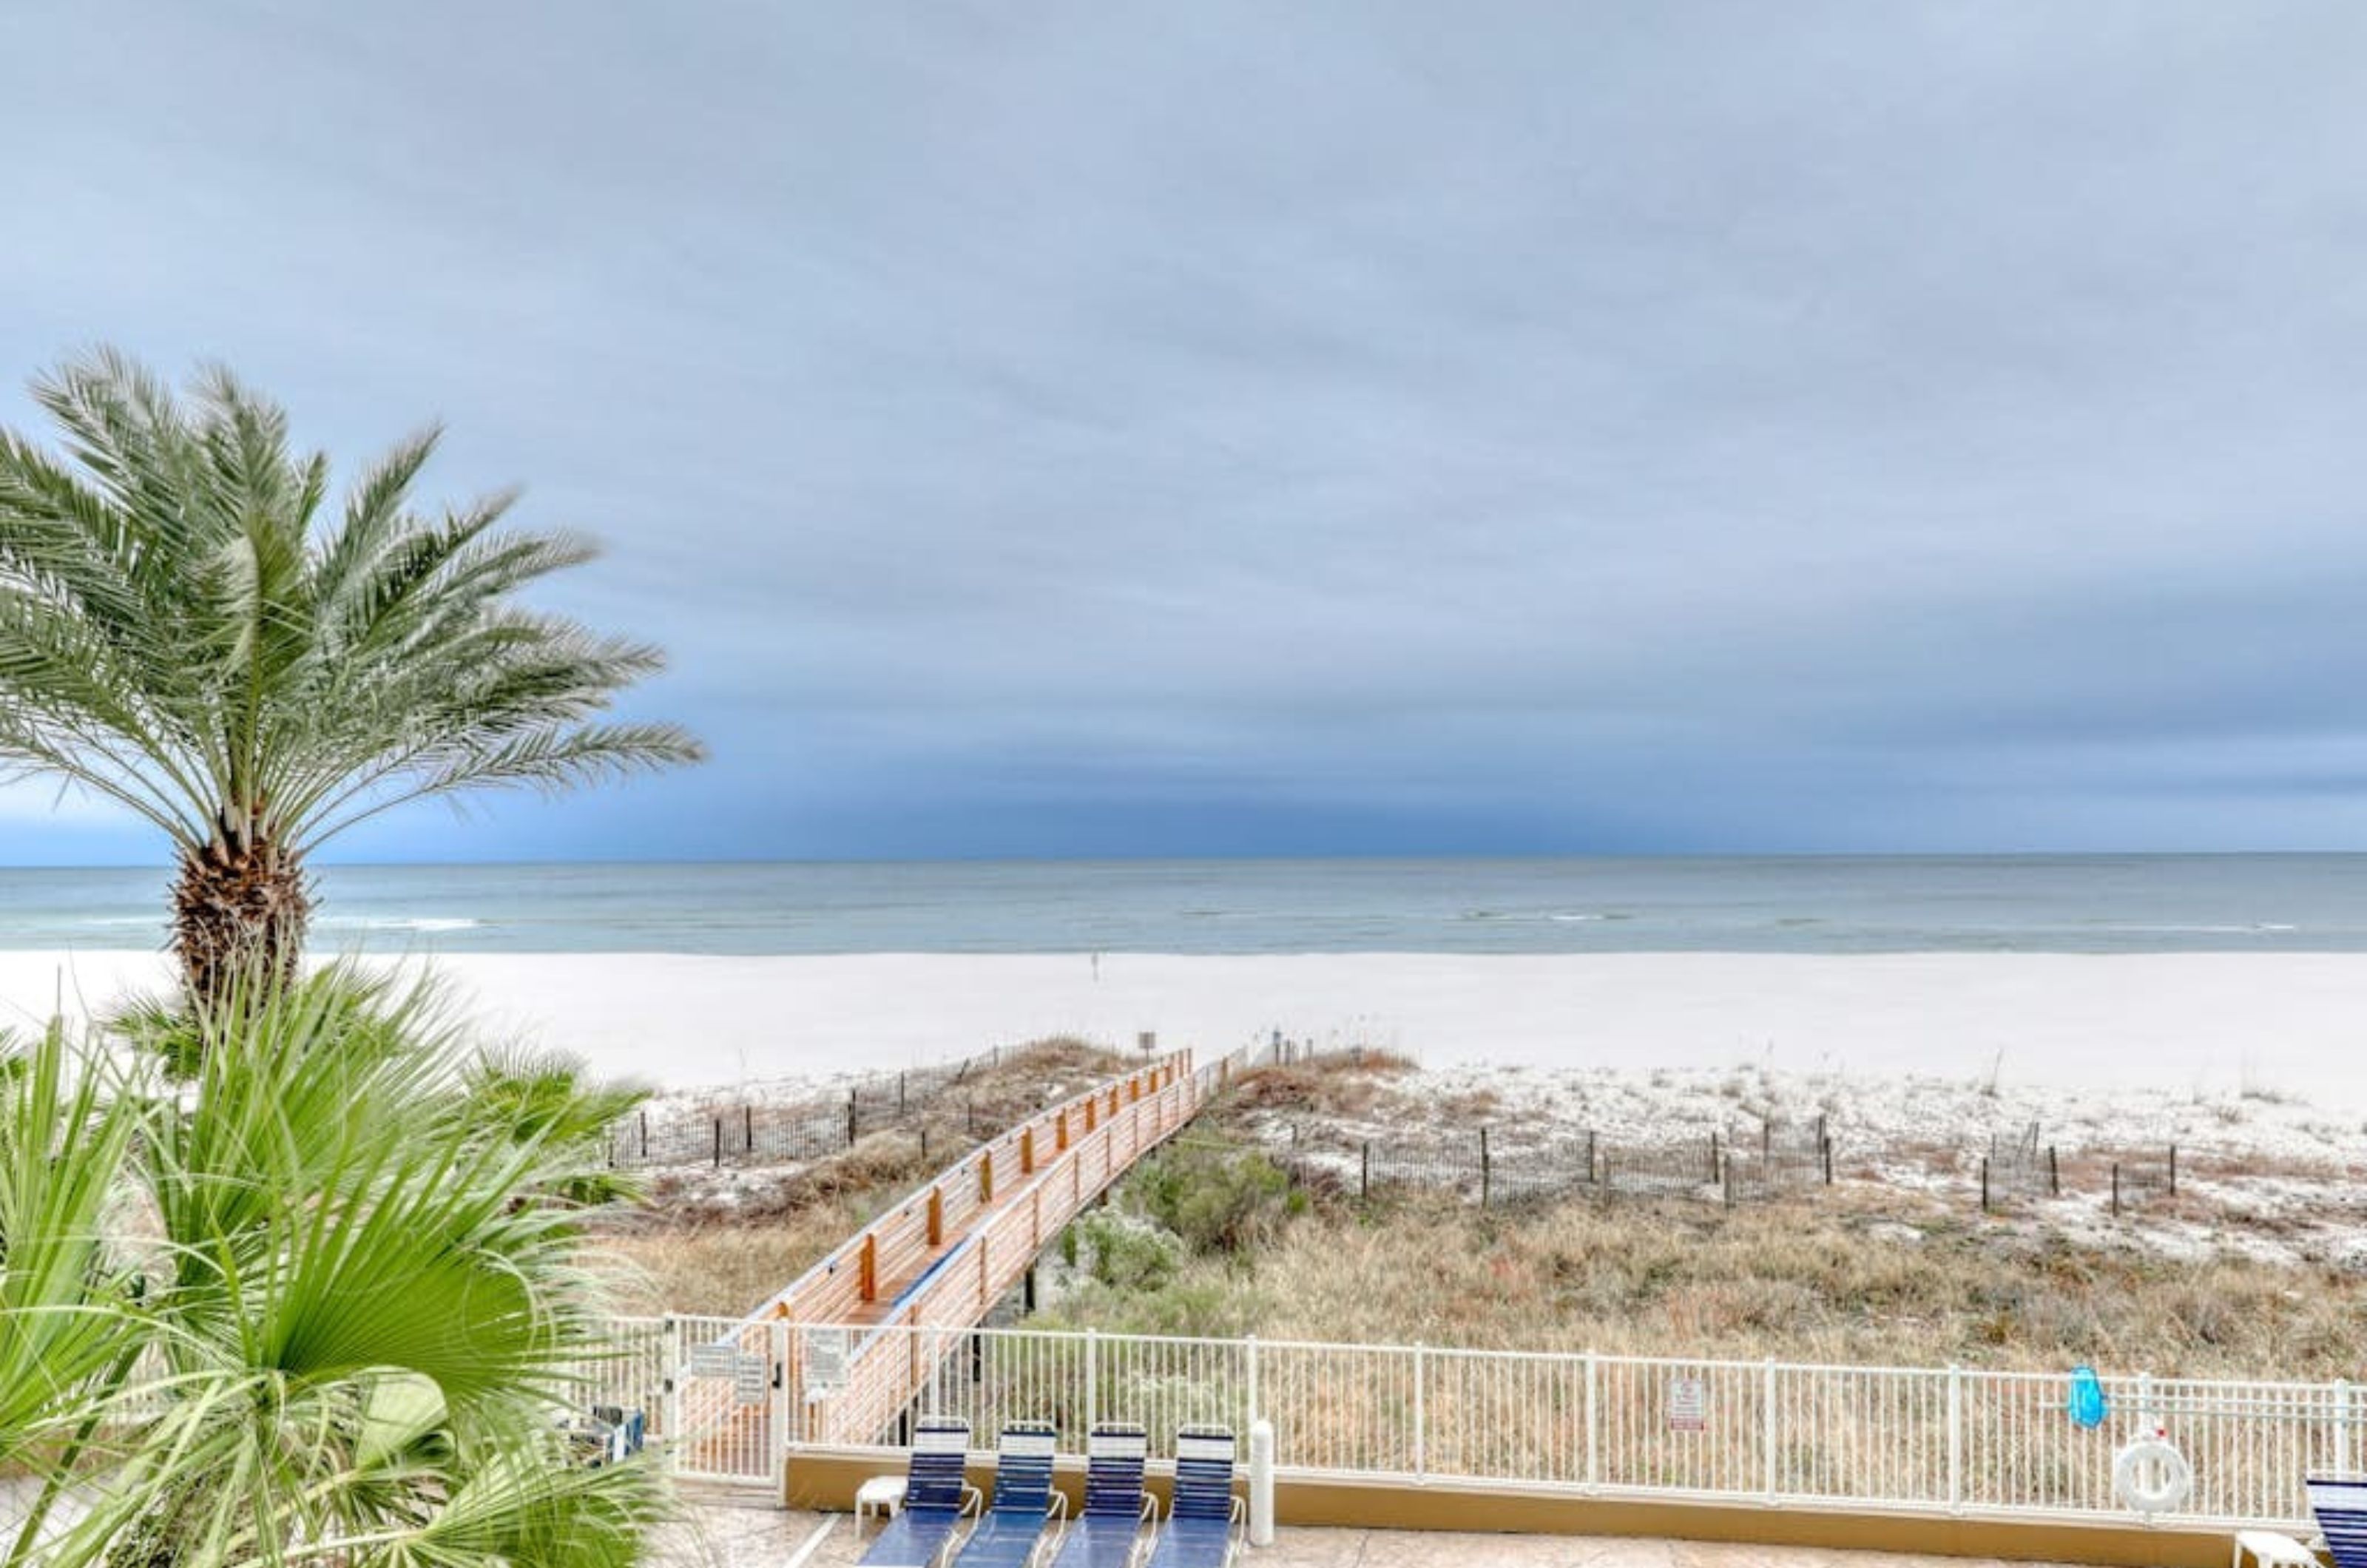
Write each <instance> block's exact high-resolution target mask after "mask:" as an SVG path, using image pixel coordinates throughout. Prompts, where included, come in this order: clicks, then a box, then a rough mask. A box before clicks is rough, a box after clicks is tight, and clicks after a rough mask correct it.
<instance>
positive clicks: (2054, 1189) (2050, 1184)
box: [2046, 1144, 2063, 1198]
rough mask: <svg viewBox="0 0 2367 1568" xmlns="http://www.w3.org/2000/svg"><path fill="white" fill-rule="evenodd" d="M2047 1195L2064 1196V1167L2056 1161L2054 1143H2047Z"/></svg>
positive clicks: (2053, 1196) (2052, 1196)
mask: <svg viewBox="0 0 2367 1568" xmlns="http://www.w3.org/2000/svg"><path fill="white" fill-rule="evenodd" d="M2046 1195H2047V1196H2048V1197H2049V1198H2060V1197H2062V1196H2063V1167H2062V1166H2061V1165H2060V1164H2058V1163H2056V1158H2055V1145H2053V1144H2049V1145H2046Z"/></svg>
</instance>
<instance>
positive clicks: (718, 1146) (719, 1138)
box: [715, 1116, 723, 1165]
mask: <svg viewBox="0 0 2367 1568" xmlns="http://www.w3.org/2000/svg"><path fill="white" fill-rule="evenodd" d="M715 1163H716V1164H717V1165H721V1164H722V1163H723V1118H722V1117H720V1116H718V1117H717V1118H716V1119H715Z"/></svg>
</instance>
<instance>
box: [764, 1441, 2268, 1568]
mask: <svg viewBox="0 0 2367 1568" xmlns="http://www.w3.org/2000/svg"><path fill="white" fill-rule="evenodd" d="M901 1464H902V1461H901V1460H900V1458H899V1457H897V1456H894V1455H891V1454H888V1453H883V1452H880V1451H878V1450H848V1451H844V1452H840V1451H830V1452H820V1451H817V1452H805V1453H799V1454H798V1455H796V1456H794V1457H792V1458H791V1459H790V1461H789V1462H788V1468H787V1482H786V1493H787V1496H786V1499H785V1500H786V1501H787V1504H788V1506H791V1507H793V1508H808V1509H828V1510H844V1509H848V1508H852V1507H853V1506H855V1488H856V1487H857V1486H859V1485H861V1484H862V1483H864V1482H865V1481H866V1480H867V1479H869V1478H870V1477H872V1476H874V1475H879V1474H884V1473H888V1472H894V1471H897V1470H900V1468H901ZM1058 1480H1059V1486H1060V1489H1061V1490H1062V1491H1063V1492H1065V1493H1067V1494H1068V1495H1069V1506H1070V1508H1071V1509H1072V1510H1073V1509H1076V1508H1079V1507H1082V1506H1083V1503H1084V1461H1082V1460H1063V1461H1061V1465H1060V1471H1059V1477H1058ZM970 1483H971V1484H973V1485H975V1486H977V1487H979V1488H980V1490H981V1491H985V1492H987V1493H989V1494H991V1492H992V1491H993V1487H994V1466H993V1464H992V1463H991V1461H989V1462H985V1463H973V1464H972V1465H971V1467H970ZM1150 1490H1151V1492H1152V1493H1153V1494H1154V1495H1157V1496H1159V1497H1160V1499H1161V1507H1162V1508H1163V1507H1164V1506H1165V1498H1166V1491H1167V1482H1166V1478H1165V1477H1164V1476H1161V1475H1159V1474H1157V1473H1156V1472H1154V1473H1153V1474H1152V1475H1151V1477H1150ZM1274 1517H1275V1519H1276V1520H1277V1521H1278V1522H1279V1523H1281V1524H1284V1525H1332V1526H1341V1527H1350V1528H1358V1529H1408V1530H1470V1531H1498V1532H1505V1533H1511V1534H1518V1535H1592V1536H1636V1537H1648V1538H1652V1539H1658V1540H1714V1541H1728V1542H1746V1543H1752V1544H1757V1545H1762V1546H1806V1547H1822V1548H1826V1549H1829V1550H1843V1551H1898V1552H1922V1553H1929V1554H1931V1555H1933V1556H1941V1557H1982V1558H2002V1559H2004V1560H2006V1561H2008V1562H2083V1563H2086V1562H2092V1563H2099V1564H2114V1565H2124V1568H2225V1564H2226V1562H2227V1560H2228V1553H2229V1535H2228V1532H2227V1531H2225V1530H2197V1529H2152V1528H2147V1527H2146V1526H2144V1525H2141V1524H2138V1523H2137V1522H2136V1521H2135V1519H2134V1518H2131V1519H2129V1520H2127V1521H2126V1522H2122V1521H2118V1520H2114V1519H2112V1518H2110V1517H2102V1518H2099V1519H2097V1520H2095V1521H2093V1522H2090V1521H2084V1520H2082V1521H2062V1520H2055V1519H2012V1518H1996V1517H1942V1516H1932V1515H1925V1514H1901V1513H1886V1512H1882V1511H1878V1510H1872V1509H1863V1510H1850V1509H1846V1508H1840V1507H1830V1506H1818V1507H1811V1506H1805V1505H1797V1504H1786V1505H1784V1506H1781V1507H1771V1506H1767V1505H1764V1504H1758V1503H1693V1502H1678V1501H1672V1500H1661V1499H1632V1498H1616V1497H1585V1496H1580V1495H1576V1494H1573V1493H1564V1492H1544V1491H1520V1490H1506V1489H1501V1488H1491V1487H1489V1486H1487V1485H1485V1484H1483V1483H1476V1482H1466V1481H1431V1482H1427V1483H1412V1482H1400V1481H1387V1480H1372V1479H1361V1478H1360V1479H1354V1480H1341V1479H1325V1480H1316V1479H1311V1478H1305V1477H1301V1478H1297V1479H1293V1478H1290V1477H1288V1476H1277V1477H1276V1479H1275V1482H1274Z"/></svg>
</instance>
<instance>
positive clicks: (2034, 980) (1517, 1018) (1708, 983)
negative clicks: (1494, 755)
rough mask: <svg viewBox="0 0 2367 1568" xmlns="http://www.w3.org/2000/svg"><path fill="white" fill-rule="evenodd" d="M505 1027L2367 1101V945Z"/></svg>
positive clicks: (1658, 960)
mask: <svg viewBox="0 0 2367 1568" xmlns="http://www.w3.org/2000/svg"><path fill="white" fill-rule="evenodd" d="M434 962H435V964H436V968H437V969H438V970H439V971H441V972H442V973H443V974H445V975H447V976H450V977H451V979H452V980H453V981H454V983H455V984H456V985H457V986H458V987H459V988H460V990H461V993H462V995H463V996H464V997H465V998H468V999H469V1000H470V1002H471V1004H472V1005H473V1008H474V1010H475V1012H476V1013H477V1015H478V1016H479V1017H481V1019H482V1020H483V1021H484V1023H485V1025H486V1027H487V1028H488V1030H489V1031H490V1032H492V1033H493V1034H494V1035H495V1036H496V1037H500V1038H504V1039H516V1040H520V1041H525V1042H530V1043H536V1044H539V1045H543V1046H548V1047H551V1048H557V1049H563V1050H567V1051H570V1052H572V1053H574V1054H576V1055H580V1056H583V1057H584V1058H585V1059H587V1060H588V1061H589V1062H590V1063H591V1064H593V1065H594V1066H595V1067H596V1068H598V1069H599V1070H601V1071H603V1072H606V1073H609V1074H616V1075H627V1076H631V1077H638V1078H640V1079H643V1080H646V1081H648V1082H651V1083H653V1084H661V1085H668V1086H690V1085H726V1084H735V1083H744V1082H750V1081H753V1080H762V1079H769V1078H776V1077H802V1076H808V1075H815V1074H830V1073H836V1072H844V1071H848V1070H855V1069H865V1068H889V1067H896V1066H912V1065H916V1064H920V1063H923V1062H929V1061H935V1060H942V1059H946V1058H950V1057H955V1056H959V1055H967V1054H968V1053H970V1052H974V1051H977V1050H980V1049H982V1048H984V1047H986V1046H988V1045H991V1044H997V1043H1017V1042H1021V1041H1025V1040H1029V1039H1034V1038H1038V1037H1041V1036H1044V1035H1047V1034H1053V1033H1075V1034H1081V1035H1084V1036H1087V1037H1089V1038H1093V1039H1097V1040H1101V1041H1104V1042H1107V1043H1115V1044H1121V1045H1125V1044H1131V1043H1133V1041H1134V1039H1135V1037H1136V1035H1137V1033H1138V1032H1140V1031H1144V1030H1154V1031H1156V1032H1158V1034H1159V1038H1160V1041H1161V1043H1162V1044H1169V1045H1190V1046H1195V1047H1197V1048H1200V1049H1203V1050H1212V1049H1226V1048H1229V1047H1231V1046H1233V1045H1236V1044H1240V1043H1244V1042H1246V1041H1249V1040H1251V1039H1254V1038H1259V1037H1263V1035H1264V1034H1265V1033H1266V1032H1268V1031H1271V1030H1275V1029H1279V1030H1281V1031H1283V1032H1285V1034H1287V1035H1289V1036H1291V1037H1293V1038H1296V1039H1308V1040H1313V1041H1316V1042H1319V1043H1365V1044H1371V1045H1379V1046H1387V1047H1389V1048H1392V1049H1396V1050H1399V1051H1402V1052H1405V1053H1407V1054H1408V1055H1412V1056H1415V1057H1417V1058H1418V1059H1420V1060H1421V1062H1422V1063H1423V1064H1424V1065H1426V1066H1450V1065H1456V1064H1469V1063H1490V1064H1500V1065H1503V1066H1603V1067H1659V1066H1669V1067H1726V1066H1735V1065H1738V1064H1746V1063H1747V1064H1750V1065H1753V1066H1764V1067H1769V1068H1773V1069H1776V1070H1781V1071H1785V1072H1802V1073H1816V1074H1840V1075H1848V1076H1864V1077H1912V1076H1924V1077H1944V1078H1954V1079H1966V1078H1978V1079H1980V1080H1982V1081H1984V1082H1987V1081H1989V1080H1990V1079H1992V1078H1994V1079H1996V1080H1997V1081H1999V1082H2001V1083H2005V1084H2009V1085H2021V1086H2038V1087H2044V1086H2063V1087H2067V1088H2070V1087H2077V1088H2082V1089H2104V1090H2110V1089H2117V1088H2145V1089H2169V1090H2175V1091H2179V1092H2182V1093H2188V1094H2195V1095H2214V1096H2228V1095H2236V1094H2240V1093H2252V1094H2255V1095H2259V1094H2274V1095H2278V1096H2282V1097H2292V1098H2295V1099H2300V1100H2308V1101H2312V1102H2315V1103H2317V1104H2320V1105H2323V1106H2325V1107H2327V1108H2328V1109H2334V1108H2349V1109H2367V1050H2362V1049H2361V1046H2362V1045H2367V954H2354V953H2279V954H2244V953H2146V954H2135V955H2121V956H2091V955H2073V954H2044V953H2042V954H2030V953H2013V954H1991V953H1909V954H1895V955H1877V956H1834V955H1804V954H1767V953H1620V954H1607V955H1589V956H1567V955H1556V956H1489V957H1477V956H1457V955H1442V954H1434V953H1402V954H1400V953H1357V954H1319V955H1307V956H1267V957H1213V958H1212V957H1177V956H1168V955H1155V954H1152V955H1147V954H1134V953H1104V954H1102V955H1100V957H1099V958H1098V959H1095V958H1093V957H1092V956H1091V955H1087V954H1082V953H1077V954H1044V955H1025V956H1007V955H991V956H969V955H944V954H899V953H882V954H866V955H857V956H832V957H708V956H693V955H681V954H640V953H621V954H620V953H531V954H524V953H522V954H481V953H470V954H461V955H456V956H451V957H447V958H442V959H438V960H435V961H434ZM167 974H168V971H167V968H166V965H165V962H164V959H163V958H162V957H160V956H157V955H153V954H145V953H120V952H99V953H56V952H49V953H0V1025H7V1024H13V1025H15V1026H17V1027H19V1028H21V1027H23V1026H25V1025H26V1024H28V1023H31V1022H34V1021H38V1020H39V1019H40V1018H41V1017H43V1016H45V1015H46V1014H47V1013H48V1012H49V1010H51V1006H52V1004H53V1002H54V1001H56V1000H58V999H60V998H62V1000H63V1001H64V1003H65V1004H66V1006H67V1007H68V1008H69V1009H70V1010H80V1009H82V1008H86V1007H91V1006H97V1005H101V1004H103V1003H104V1002H105V1000H106V999H107V998H111V997H114V996H117V995H119V994H121V993H122V991H123V990H124V989H126V988H127V987H137V986H143V985H144V986H161V985H163V984H164V981H165V979H166V977H167Z"/></svg>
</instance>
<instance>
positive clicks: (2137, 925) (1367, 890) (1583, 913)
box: [0, 855, 2367, 953]
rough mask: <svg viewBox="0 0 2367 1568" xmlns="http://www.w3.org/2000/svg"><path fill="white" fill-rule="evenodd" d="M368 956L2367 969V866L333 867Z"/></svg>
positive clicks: (2287, 859)
mask: <svg viewBox="0 0 2367 1568" xmlns="http://www.w3.org/2000/svg"><path fill="white" fill-rule="evenodd" d="M319 881H320V894H321V908H320V919H319V921H318V924H317V927H316V933H317V938H318V940H319V942H320V943H321V944H323V945H324V946H327V947H330V948H356V947H363V948H367V949H368V950H370V951H373V952H389V951H428V952H440V953H577V952H617V953H634V952H657V953H1085V952H1096V951H1098V952H1113V953H1120V952H1139V953H1358V952H1383V953H1389V952H1412V953H1623V952H1624V953H1637V952H1682V951H1695V952H1766V953H1901V952H2034V953H2045V952H2057V953H2146V952H2183V951H2196V952H2200V951H2234V952H2244V953H2255V952H2259V953H2268V952H2345V953H2347V952H2358V951H2367V855H2202V856H2180V855H2129V856H2123V855H2082V856H2009V857H1995V856H1984V857H1869V858H1781V859H1650V860H1607V859H1569V860H1325V861H1285V860H1259V861H1104V862H1040V861H1039V862H958V863H793V864H708V865H647V864H617V865H469V866H330V867H326V868H323V870H322V871H321V872H320V874H319ZM164 885H165V878H164V874H162V873H161V872H157V871H126V870H90V871H53V870H21V869H20V870H8V869H0V948H7V949H18V950H22V949H36V948H38V949H50V948H77V949H95V948H129V949H142V948H155V947H158V946H160V945H162V943H163V942H164V919H163V915H162V910H163V907H164Z"/></svg>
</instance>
